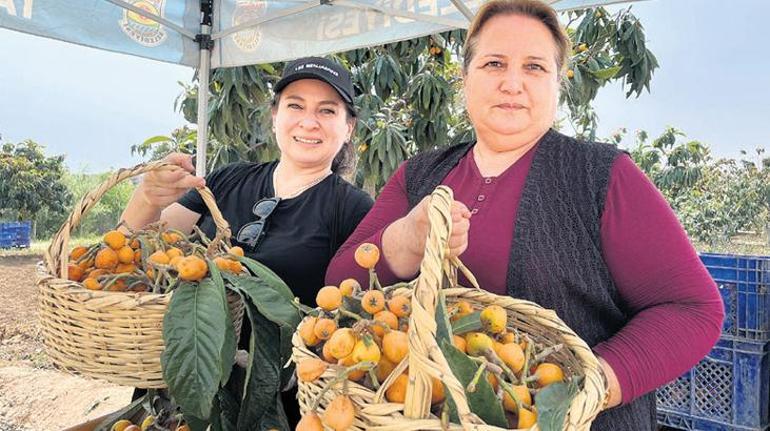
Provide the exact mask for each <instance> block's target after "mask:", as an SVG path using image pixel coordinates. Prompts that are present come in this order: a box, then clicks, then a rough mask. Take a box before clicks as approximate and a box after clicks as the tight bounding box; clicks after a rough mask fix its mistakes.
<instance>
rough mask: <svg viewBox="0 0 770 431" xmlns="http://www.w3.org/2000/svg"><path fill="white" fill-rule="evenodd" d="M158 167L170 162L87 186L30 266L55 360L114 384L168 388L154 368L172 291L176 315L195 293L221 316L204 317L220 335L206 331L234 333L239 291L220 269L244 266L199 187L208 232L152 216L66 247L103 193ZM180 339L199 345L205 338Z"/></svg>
mask: <svg viewBox="0 0 770 431" xmlns="http://www.w3.org/2000/svg"><path fill="white" fill-rule="evenodd" d="M161 169H176V168H175V167H173V166H171V165H168V164H166V163H164V162H152V163H148V164H143V165H138V166H136V167H134V168H131V169H121V170H118V171H117V172H115V173H114V174H113V175H111V176H110V177H109V178H108V179H107V180H106V181H104V182H103V183H102V184H101V185H100V186H99V187H97V188H96V189H94V190H92V191H91V192H90V193H88V194H86V195H85V196H84V197H83V198H82V199H81V200H80V202H79V203H77V205H76V206H75V209H74V210H73V212H72V213H71V214H70V216H69V217H68V218H67V220H66V221H65V222H64V224H63V225H62V227H61V228H60V229H59V231H58V232H57V233H56V235H55V236H54V237H53V239H52V241H51V244H50V247H49V248H48V250H47V252H46V253H45V257H44V262H41V263H40V264H39V265H38V274H37V275H38V277H37V285H38V288H39V311H40V324H41V327H42V333H43V341H44V344H45V346H46V351H47V354H48V355H49V357H50V358H51V360H52V361H53V363H54V364H55V365H56V366H58V367H59V368H62V369H65V370H67V371H71V372H75V373H78V374H81V375H85V376H88V377H93V378H99V379H104V380H107V381H109V382H111V383H114V384H119V385H127V386H134V387H139V388H164V387H166V386H167V384H166V382H165V381H164V374H163V370H162V367H161V355H162V354H163V352H164V349H165V348H166V347H167V346H166V343H165V342H164V324H167V323H166V322H164V317H166V314H167V312H168V310H169V305H170V303H171V302H172V298H173V297H174V296H175V292H176V291H177V290H180V289H182V290H183V293H184V295H182V296H180V298H178V301H177V302H179V303H181V304H182V305H180V306H179V309H180V313H181V312H182V311H183V310H182V308H184V305H185V304H189V303H190V302H191V301H197V303H198V304H199V305H200V307H199V311H200V312H207V313H208V314H209V315H210V316H217V317H220V318H219V319H218V320H217V319H216V318H212V319H211V320H212V321H211V322H208V323H209V324H211V325H213V327H216V328H220V327H221V330H222V333H219V334H213V333H212V334H211V337H209V338H214V337H219V338H220V339H222V338H225V336H224V334H225V332H227V333H228V335H230V334H235V335H234V336H235V337H236V338H235V339H237V336H238V334H239V333H240V328H241V321H242V317H243V313H244V306H243V302H242V300H241V297H240V296H239V295H238V294H235V293H233V292H232V291H230V290H226V289H225V288H224V283H223V282H222V274H226V273H227V274H230V275H235V274H241V273H243V272H244V268H243V266H242V265H241V262H240V261H239V258H240V257H241V256H243V250H241V249H240V248H238V247H232V248H231V247H230V246H229V238H230V228H229V225H228V223H227V221H225V220H224V218H223V217H222V214H221V212H220V211H219V209H218V208H217V206H216V202H215V200H214V197H213V196H212V194H211V191H209V190H208V189H207V188H205V187H204V188H201V189H199V190H198V191H199V192H200V194H201V196H202V197H203V200H204V202H205V203H206V205H207V207H208V208H209V210H210V211H211V214H212V216H213V218H214V220H215V223H216V226H217V235H216V237H215V238H213V239H212V240H209V239H208V238H206V237H205V235H204V234H203V233H202V232H200V231H197V233H195V234H193V235H189V236H188V235H185V234H183V233H182V232H178V231H174V230H170V229H166V228H165V227H164V225H163V224H162V223H156V224H152V225H149V226H147V227H145V228H143V229H141V230H130V229H128V228H125V227H123V228H121V229H116V230H112V231H109V232H107V233H105V234H104V236H103V238H102V241H101V242H99V243H97V244H92V245H91V246H87V247H84V246H80V247H74V248H73V249H72V250H70V249H69V247H68V243H69V240H70V235H71V234H72V232H73V230H74V229H75V228H76V227H77V226H78V225H79V224H80V222H81V220H83V218H84V217H85V215H86V214H87V213H88V211H89V210H90V209H91V208H93V207H94V205H96V203H97V202H98V201H99V199H101V198H102V196H104V194H105V193H107V191H109V190H110V189H111V188H112V187H113V186H115V185H116V184H118V183H119V182H121V181H125V180H127V179H129V178H132V177H136V176H138V175H141V174H144V173H146V172H150V171H153V170H161ZM214 267H215V268H214ZM212 280H213V281H212ZM211 286H213V287H211ZM204 287H209V288H207V289H204ZM204 292H205V293H204ZM180 295H181V294H180ZM188 297H193V299H187V298H188ZM218 304H221V306H220V305H218ZM204 306H209V307H212V308H213V310H212V309H208V310H206V309H205V307H204ZM178 314H179V313H178ZM180 318H181V319H183V318H184V317H179V316H176V317H175V316H171V319H172V320H171V323H172V325H170V326H175V327H176V326H184V325H185V323H184V322H183V321H181V320H180ZM193 318H195V316H193ZM220 320H225V321H226V323H227V325H228V326H226V327H225V326H224V324H222V322H220ZM212 322H214V323H212ZM204 323H206V322H204ZM225 329H226V331H225ZM229 331H232V333H231V332H229ZM204 335H205V334H204ZM187 342H188V343H189V342H193V343H201V344H202V345H203V344H205V342H207V340H205V339H200V338H198V339H194V340H192V341H191V340H189V339H188V340H187ZM214 343H216V341H214ZM179 344H183V342H181V343H179ZM209 344H211V343H209ZM220 349H221V347H220ZM170 354H171V356H170V358H167V362H168V361H169V360H177V359H174V357H173V354H174V352H170ZM196 359H198V358H196ZM180 374H181V373H180Z"/></svg>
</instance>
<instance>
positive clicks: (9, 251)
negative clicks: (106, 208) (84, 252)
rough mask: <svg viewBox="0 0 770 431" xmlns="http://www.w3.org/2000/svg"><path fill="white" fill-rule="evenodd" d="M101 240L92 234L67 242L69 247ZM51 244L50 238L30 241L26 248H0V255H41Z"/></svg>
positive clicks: (86, 244)
mask: <svg viewBox="0 0 770 431" xmlns="http://www.w3.org/2000/svg"><path fill="white" fill-rule="evenodd" d="M99 241H101V236H98V235H92V236H84V237H78V238H71V239H70V242H69V248H70V249H71V248H72V247H76V246H79V245H84V246H88V245H91V244H94V243H97V242H99ZM50 244H51V240H49V239H48V240H44V241H43V240H36V241H32V243H31V244H30V246H29V247H28V248H0V257H9V256H42V255H43V254H44V253H45V251H46V249H48V246H49V245H50Z"/></svg>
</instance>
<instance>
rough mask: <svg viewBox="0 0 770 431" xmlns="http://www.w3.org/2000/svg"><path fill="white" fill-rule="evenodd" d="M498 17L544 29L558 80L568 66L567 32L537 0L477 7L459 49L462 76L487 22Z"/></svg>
mask: <svg viewBox="0 0 770 431" xmlns="http://www.w3.org/2000/svg"><path fill="white" fill-rule="evenodd" d="M498 15H520V16H524V17H529V18H533V19H536V20H537V21H540V22H541V23H543V25H545V27H546V28H547V29H548V31H549V32H551V36H553V41H554V43H555V44H556V59H555V60H556V67H557V70H558V71H559V76H561V73H562V72H563V70H564V68H565V67H566V65H567V63H568V62H569V56H570V48H571V45H572V43H571V42H570V39H569V36H567V32H566V31H564V27H562V25H561V23H560V22H559V17H558V15H557V14H556V11H555V10H554V9H553V8H552V7H550V6H548V5H547V4H545V3H543V2H542V1H540V0H490V1H489V2H487V3H485V4H484V5H483V6H481V7H480V8H479V10H478V12H476V16H475V17H474V18H473V21H471V25H470V27H468V34H467V35H466V36H465V45H463V73H464V74H467V73H468V67H469V66H470V64H471V60H473V57H474V56H475V55H476V44H477V43H478V39H479V34H480V33H481V30H482V29H483V28H484V26H485V25H486V24H487V22H489V20H490V19H492V18H494V17H496V16H498Z"/></svg>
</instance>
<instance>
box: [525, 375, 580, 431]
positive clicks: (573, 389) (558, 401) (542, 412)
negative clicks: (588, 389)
mask: <svg viewBox="0 0 770 431" xmlns="http://www.w3.org/2000/svg"><path fill="white" fill-rule="evenodd" d="M578 391H579V388H578V385H577V384H576V383H575V382H574V381H571V382H569V383H563V382H558V383H552V384H550V385H548V386H546V387H545V388H543V389H541V390H540V391H539V392H538V393H537V395H535V405H536V406H537V425H538V426H539V427H540V430H541V431H561V430H562V429H564V419H565V418H566V416H567V412H568V411H569V407H570V404H571V403H572V400H573V399H574V398H575V396H576V395H577V393H578Z"/></svg>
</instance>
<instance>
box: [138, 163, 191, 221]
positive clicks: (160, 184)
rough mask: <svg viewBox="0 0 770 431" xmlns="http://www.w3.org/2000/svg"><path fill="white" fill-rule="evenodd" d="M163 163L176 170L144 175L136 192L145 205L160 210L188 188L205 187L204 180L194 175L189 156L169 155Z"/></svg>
mask: <svg viewBox="0 0 770 431" xmlns="http://www.w3.org/2000/svg"><path fill="white" fill-rule="evenodd" d="M163 161H165V162H168V163H170V164H172V165H175V166H176V167H177V168H176V169H173V170H166V169H163V170H155V171H152V172H148V173H146V174H145V175H144V179H143V180H142V183H141V184H140V185H139V186H138V187H137V192H138V194H139V196H140V197H141V199H142V200H143V201H144V203H145V204H147V205H149V206H151V207H153V208H156V209H161V210H162V209H163V208H166V207H167V206H169V205H171V204H172V203H174V202H176V201H177V200H179V198H181V197H182V195H184V194H185V193H187V191H188V190H190V188H192V187H200V186H204V185H206V180H205V179H203V178H201V177H196V176H195V175H194V173H195V167H194V166H193V163H192V156H191V155H189V154H183V153H171V154H169V155H167V156H166V157H164V158H163Z"/></svg>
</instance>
